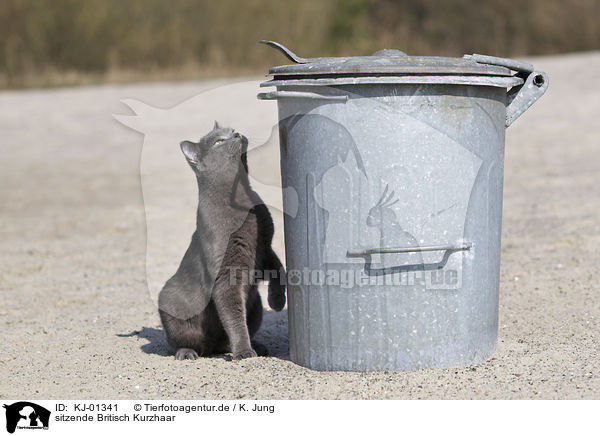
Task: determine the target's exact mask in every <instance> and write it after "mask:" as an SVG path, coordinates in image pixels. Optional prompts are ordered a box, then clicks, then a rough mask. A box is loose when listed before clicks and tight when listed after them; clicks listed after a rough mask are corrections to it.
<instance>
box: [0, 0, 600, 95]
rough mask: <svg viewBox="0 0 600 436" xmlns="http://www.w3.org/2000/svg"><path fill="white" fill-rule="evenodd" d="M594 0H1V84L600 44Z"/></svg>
mask: <svg viewBox="0 0 600 436" xmlns="http://www.w3.org/2000/svg"><path fill="white" fill-rule="evenodd" d="M599 16H600V1H598V0H485V1H479V2H473V1H471V0H402V1H398V0H396V1H394V0H303V1H301V2H290V1H282V0H279V1H277V0H243V1H240V0H237V1H236V0H219V1H211V0H170V1H164V0H128V1H122V0H86V1H83V0H2V2H0V44H1V46H0V87H5V88H6V87H27V86H52V85H68V84H83V83H91V82H104V81H131V80H141V79H143V80H149V79H151V80H154V79H191V78H199V77H207V76H227V75H245V74H250V73H257V72H263V71H265V69H266V68H267V67H268V66H269V65H273V64H277V63H282V62H283V58H282V57H281V56H280V55H278V54H277V53H275V52H274V51H273V50H271V49H268V48H266V47H264V46H262V45H259V44H257V43H256V42H257V41H258V40H260V39H274V40H277V41H280V42H283V43H284V44H286V45H288V46H290V47H291V48H293V49H294V50H295V51H297V52H298V53H299V54H301V55H305V56H317V55H339V54H345V55H359V54H370V53H372V52H374V51H376V50H378V49H381V48H382V47H388V48H399V49H401V50H404V51H406V52H408V53H414V54H424V55H451V56H456V55H462V54H463V53H471V52H480V53H489V54H494V55H499V56H522V55H532V54H552V53H561V52H569V51H583V50H594V49H598V48H600V47H599V45H600V43H599V42H598V41H600V32H599V30H598V17H599Z"/></svg>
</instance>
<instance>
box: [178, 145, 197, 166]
mask: <svg viewBox="0 0 600 436" xmlns="http://www.w3.org/2000/svg"><path fill="white" fill-rule="evenodd" d="M179 146H180V147H181V151H182V152H183V154H184V156H185V157H186V158H187V160H189V161H192V162H197V161H198V148H197V145H196V144H194V143H193V142H191V141H182V142H181V143H180V144H179Z"/></svg>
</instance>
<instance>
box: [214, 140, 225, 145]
mask: <svg viewBox="0 0 600 436" xmlns="http://www.w3.org/2000/svg"><path fill="white" fill-rule="evenodd" d="M224 142H225V140H224V139H217V140H216V141H215V144H214V145H219V144H222V143H224Z"/></svg>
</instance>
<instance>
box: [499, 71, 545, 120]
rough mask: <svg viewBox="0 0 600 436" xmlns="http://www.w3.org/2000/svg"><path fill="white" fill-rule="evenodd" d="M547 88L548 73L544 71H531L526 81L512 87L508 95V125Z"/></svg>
mask: <svg viewBox="0 0 600 436" xmlns="http://www.w3.org/2000/svg"><path fill="white" fill-rule="evenodd" d="M547 89H548V75H547V74H546V73H544V72H543V71H534V72H532V73H530V74H529V75H528V76H527V78H526V79H525V83H523V84H522V85H519V86H514V87H512V88H511V89H510V91H508V94H507V96H506V127H508V126H510V125H511V124H512V123H513V122H514V121H515V120H516V119H517V118H519V117H520V116H521V115H522V114H523V112H525V111H526V110H527V109H529V107H530V106H531V105H532V104H533V103H535V102H536V101H537V99H538V98H540V97H541V96H542V95H544V93H545V92H546V90H547Z"/></svg>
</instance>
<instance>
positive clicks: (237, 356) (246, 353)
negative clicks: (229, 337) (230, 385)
mask: <svg viewBox="0 0 600 436" xmlns="http://www.w3.org/2000/svg"><path fill="white" fill-rule="evenodd" d="M256 356H257V354H256V351H254V350H253V349H252V348H250V349H249V350H242V351H238V352H235V353H233V356H232V359H233V360H242V359H248V358H250V357H256Z"/></svg>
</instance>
